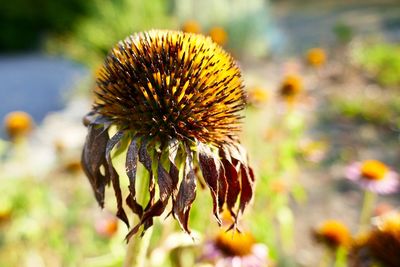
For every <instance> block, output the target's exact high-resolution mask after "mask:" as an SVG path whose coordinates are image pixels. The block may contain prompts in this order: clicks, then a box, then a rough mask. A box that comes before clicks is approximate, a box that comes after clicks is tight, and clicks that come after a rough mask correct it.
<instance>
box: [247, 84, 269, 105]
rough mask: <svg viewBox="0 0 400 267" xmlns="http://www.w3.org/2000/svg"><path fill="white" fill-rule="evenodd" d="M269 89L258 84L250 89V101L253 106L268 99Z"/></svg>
mask: <svg viewBox="0 0 400 267" xmlns="http://www.w3.org/2000/svg"><path fill="white" fill-rule="evenodd" d="M268 98H269V95H268V91H267V90H265V89H264V88H262V87H259V86H256V87H253V88H251V89H249V103H250V104H252V105H253V106H260V105H262V104H264V103H265V102H267V101H268Z"/></svg>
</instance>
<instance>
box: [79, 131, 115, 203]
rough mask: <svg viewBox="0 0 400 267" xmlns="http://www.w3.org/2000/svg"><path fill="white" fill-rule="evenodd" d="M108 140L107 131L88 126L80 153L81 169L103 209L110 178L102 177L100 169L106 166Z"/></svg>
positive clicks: (107, 176)
mask: <svg viewBox="0 0 400 267" xmlns="http://www.w3.org/2000/svg"><path fill="white" fill-rule="evenodd" d="M108 140H109V137H108V133H107V129H106V128H104V127H98V126H97V125H92V124H91V125H89V126H88V135H87V137H86V142H85V145H84V147H83V151H82V159H81V161H82V168H83V170H84V172H85V174H86V176H87V177H88V179H89V182H90V184H91V186H92V189H93V191H94V195H95V197H96V200H97V202H98V203H99V205H100V206H101V207H102V208H103V207H104V191H105V187H106V185H107V184H109V182H110V176H109V175H107V173H108V170H106V172H107V173H106V175H103V174H102V173H101V171H100V167H101V166H104V165H106V158H105V154H106V146H107V142H108Z"/></svg>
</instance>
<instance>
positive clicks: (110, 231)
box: [0, 0, 400, 267]
mask: <svg viewBox="0 0 400 267" xmlns="http://www.w3.org/2000/svg"><path fill="white" fill-rule="evenodd" d="M0 25H1V27H0V80H1V83H0V99H1V104H0V118H1V119H2V120H3V127H2V129H1V130H0V267H11V266H21V267H41V266H52V267H53V266H54V267H57V266H121V264H122V261H123V258H124V254H125V242H124V240H123V239H124V235H125V234H126V233H127V229H126V227H125V226H124V225H123V224H122V223H120V222H119V221H117V220H116V218H115V217H114V213H115V209H114V205H113V200H112V193H110V200H108V202H109V203H110V204H108V205H107V207H106V208H105V209H104V210H103V211H101V209H100V208H99V207H98V206H97V204H96V203H95V199H94V197H93V193H92V190H91V188H90V185H89V183H88V181H87V179H86V177H85V176H84V174H83V172H82V170H81V166H80V153H81V149H82V146H83V143H84V140H85V136H86V129H85V127H84V126H83V125H82V123H81V121H82V117H83V116H84V115H85V114H86V113H87V112H88V111H89V110H90V107H91V101H92V95H91V90H92V88H93V85H94V75H95V73H96V70H97V69H98V68H99V66H100V65H101V64H102V62H103V59H104V57H105V55H106V54H107V52H108V51H109V49H110V48H111V47H112V46H113V45H114V44H115V43H116V42H118V41H119V40H121V39H124V38H125V37H126V36H128V35H129V34H131V33H134V32H139V31H145V30H150V29H174V30H182V31H186V32H194V33H201V34H204V35H208V36H210V37H211V38H212V39H213V40H214V41H215V42H217V43H218V44H220V45H221V46H223V47H224V48H225V49H226V50H227V51H229V52H230V53H231V54H232V55H233V56H234V57H235V58H236V59H237V60H238V63H239V65H240V67H241V69H242V72H243V77H244V81H245V86H246V90H247V91H248V94H249V104H248V108H247V110H246V119H245V121H244V122H245V123H244V124H245V126H244V133H243V136H242V139H243V143H244V144H245V145H246V146H247V147H248V150H249V154H250V159H251V162H252V163H253V165H254V166H255V170H256V174H257V180H258V181H257V188H256V191H257V192H256V197H255V200H254V203H252V206H251V208H250V209H249V211H248V212H247V213H246V214H245V216H244V219H243V227H244V228H245V229H248V230H249V231H250V232H251V233H252V235H253V236H254V239H255V240H256V242H257V243H262V244H264V245H265V246H266V247H267V248H268V259H269V260H268V266H318V264H319V263H320V262H321V259H322V261H324V256H323V255H324V249H323V246H322V247H321V246H320V245H318V242H316V241H315V240H314V238H313V234H312V233H313V231H314V230H313V229H316V228H318V226H319V225H320V224H321V223H322V222H323V221H324V220H327V219H337V220H340V221H341V222H343V223H344V224H346V226H347V227H348V228H349V231H350V232H352V233H356V232H357V229H358V227H359V226H360V222H359V213H360V210H361V208H362V205H363V204H362V203H363V194H364V191H363V189H361V188H359V187H357V186H356V185H354V184H352V183H351V182H350V181H348V180H346V179H344V177H345V169H346V166H348V165H349V164H350V163H352V162H355V161H363V160H367V159H376V160H380V161H382V162H384V163H385V164H387V165H388V166H391V167H392V169H393V170H396V168H398V166H399V160H400V149H399V131H400V128H399V127H400V91H399V90H400V2H399V1H398V0H339V1H335V0H328V1H318V0H269V1H268V0H202V1H196V0H152V1H148V0H112V1H106V0H86V1H82V0H58V1H52V0H37V1H30V0H15V2H14V1H6V2H3V3H2V4H1V7H0ZM287 88H289V89H287ZM288 90H289V91H288ZM205 191H206V190H205ZM199 195H200V196H202V195H204V197H198V198H197V199H196V202H195V204H194V208H193V214H192V215H191V220H190V223H191V225H192V228H193V229H194V230H195V231H196V234H198V242H194V243H190V242H188V241H187V238H188V237H187V236H185V235H183V234H182V233H181V232H180V230H179V227H178V226H177V224H176V223H175V222H174V221H172V220H170V219H168V220H167V221H164V219H161V220H160V222H157V223H156V227H155V228H156V229H155V234H154V235H153V237H152V242H151V245H150V250H149V255H148V266H171V267H172V266H179V267H181V266H182V267H185V266H214V265H213V264H214V263H210V262H202V261H201V260H200V259H201V258H202V257H201V253H202V252H201V251H202V247H203V246H204V244H205V243H206V242H207V241H208V240H213V238H214V236H215V235H216V232H218V227H217V224H216V223H214V221H213V219H212V218H211V217H212V216H211V214H212V212H211V206H212V205H211V204H210V203H211V200H210V199H209V198H210V197H209V195H208V192H200V193H199ZM399 204H400V197H399V195H398V193H397V194H392V195H390V196H386V195H385V196H383V195H382V196H381V195H379V196H376V198H375V202H374V204H373V207H372V211H371V214H372V215H374V216H375V215H381V214H382V213H385V212H387V211H391V210H395V209H396V207H398V206H399ZM204 207H208V208H207V209H208V210H209V211H210V212H209V213H208V214H210V216H209V217H207V216H204V215H203V214H204V213H203V212H202V211H203V210H204V209H205V208H204ZM165 222H166V223H168V224H169V225H170V226H169V227H168V229H167V230H165V229H163V230H162V231H161V230H157V226H160V225H161V224H162V223H164V224H165ZM210 222H212V224H211V226H212V227H211V226H210ZM159 228H160V227H159ZM164 228H165V227H164ZM189 239H190V238H189ZM171 240H174V242H172V243H174V245H171ZM335 255H336V254H335ZM338 257H339V258H338ZM335 259H336V261H335V262H336V263H337V264H344V265H335V266H347V265H346V263H343V262H345V260H343V259H341V258H340V255H339V256H337V255H336V258H335ZM207 264H208V265H207ZM326 266H330V265H326ZM383 266H384V265H383Z"/></svg>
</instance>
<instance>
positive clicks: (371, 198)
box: [360, 190, 376, 231]
mask: <svg viewBox="0 0 400 267" xmlns="http://www.w3.org/2000/svg"><path fill="white" fill-rule="evenodd" d="M375 198H376V195H375V193H374V192H371V191H368V190H366V191H365V193H364V201H363V206H362V210H361V215H360V231H361V230H363V229H364V227H365V226H367V225H368V222H369V219H370V218H371V215H372V210H373V207H374V203H375Z"/></svg>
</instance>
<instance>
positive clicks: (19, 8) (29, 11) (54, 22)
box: [0, 0, 92, 51]
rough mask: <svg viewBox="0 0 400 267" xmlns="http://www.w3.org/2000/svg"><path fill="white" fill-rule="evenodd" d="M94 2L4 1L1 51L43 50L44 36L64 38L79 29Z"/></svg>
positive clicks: (0, 31) (0, 17)
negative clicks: (78, 22) (68, 33)
mask: <svg viewBox="0 0 400 267" xmlns="http://www.w3.org/2000/svg"><path fill="white" fill-rule="evenodd" d="M91 2H92V1H91V0H89V1H80V0H57V1H52V0H37V1H31V0H15V1H2V3H1V8H0V25H1V27H0V51H17V50H23V49H32V48H36V47H38V46H39V44H40V41H41V38H42V37H43V35H46V34H49V33H58V34H62V33H65V32H66V31H69V30H71V29H74V28H75V23H76V21H77V19H78V18H79V17H81V16H84V15H86V14H88V13H89V8H90V5H91Z"/></svg>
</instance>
